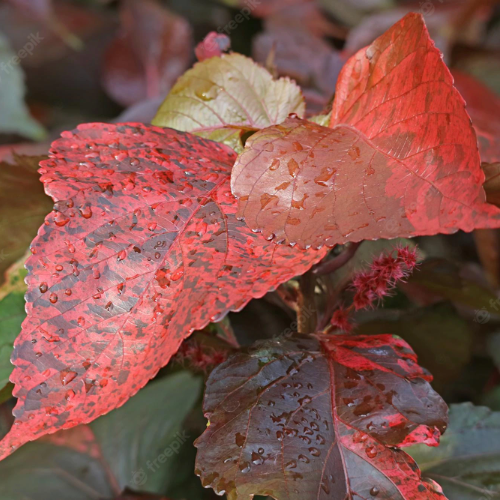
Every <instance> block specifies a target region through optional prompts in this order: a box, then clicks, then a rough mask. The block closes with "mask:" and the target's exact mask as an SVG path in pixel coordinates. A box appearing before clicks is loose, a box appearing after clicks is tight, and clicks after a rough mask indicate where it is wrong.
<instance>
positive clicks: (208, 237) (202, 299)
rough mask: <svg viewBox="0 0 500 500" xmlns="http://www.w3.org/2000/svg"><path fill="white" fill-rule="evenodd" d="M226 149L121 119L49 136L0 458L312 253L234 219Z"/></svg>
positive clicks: (114, 393) (92, 406)
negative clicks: (48, 206) (48, 201)
mask: <svg viewBox="0 0 500 500" xmlns="http://www.w3.org/2000/svg"><path fill="white" fill-rule="evenodd" d="M234 159H235V153H234V152H233V151H232V150H230V149H229V148H228V147H226V146H224V145H221V144H217V143H214V142H212V141H208V140H206V139H202V138H200V137H197V136H193V135H191V134H186V133H182V132H177V131H174V130H171V129H162V128H158V127H146V126H144V125H141V124H131V123H125V124H117V125H105V124H85V125H80V126H79V127H78V129H77V130H75V131H73V132H64V133H63V134H62V138H61V139H59V140H57V141H56V142H55V143H54V144H53V145H52V149H51V152H50V157H49V159H48V160H46V161H43V162H42V163H41V167H42V168H41V170H40V171H41V173H42V181H43V183H44V184H45V189H46V192H47V194H49V195H50V196H51V197H52V198H53V199H54V201H55V208H54V211H53V212H51V213H50V214H49V215H48V216H47V217H46V219H45V223H44V224H43V225H42V227H41V228H40V230H39V233H38V236H37V238H36V239H35V240H34V241H33V243H32V253H33V255H32V256H31V257H30V258H29V259H28V261H27V268H28V271H29V272H28V277H27V284H28V292H27V295H26V301H27V318H26V320H25V321H24V323H23V326H22V332H21V334H20V335H19V337H18V338H17V339H16V341H15V346H14V353H13V356H12V361H13V363H14V365H15V369H14V372H13V374H12V376H11V381H12V382H14V383H15V389H14V395H15V396H16V397H17V398H18V402H17V405H16V407H15V410H14V415H15V417H16V421H15V423H14V425H13V427H12V429H11V430H10V432H9V434H7V436H6V437H5V438H4V439H3V440H2V442H1V443H0V456H1V457H5V456H6V455H8V454H9V453H11V452H12V451H13V450H14V449H16V448H17V447H18V446H20V445H22V444H23V443H25V442H26V441H29V440H33V439H35V438H37V437H39V436H41V435H43V434H47V433H52V432H55V431H56V430H58V429H62V428H64V429H65V428H69V427H72V426H74V425H77V424H81V423H86V422H90V421H91V420H93V419H95V418H97V417H98V416H100V415H102V414H104V413H107V412H109V411H110V410H112V409H113V408H116V407H118V406H120V405H122V404H123V403H124V402H125V401H126V400H127V399H128V398H129V397H131V396H132V395H133V394H134V393H136V392H137V391H138V390H139V389H140V388H141V387H142V386H144V385H145V384H146V382H147V381H148V380H149V379H150V378H152V377H153V376H154V375H155V374H156V373H157V371H158V370H159V369H160V368H161V367H162V366H164V365H165V364H166V363H167V362H168V361H169V359H170V357H171V356H172V355H173V354H175V352H176V351H177V349H178V347H179V345H180V343H181V342H182V340H183V339H184V338H186V337H187V336H188V335H189V334H190V333H191V332H192V331H193V330H195V329H200V328H203V327H204V326H206V325H207V324H208V323H209V322H211V321H217V320H219V319H221V318H222V317H223V316H224V315H225V314H226V313H227V312H228V311H230V310H239V309H241V308H242V307H243V306H244V305H245V304H246V303H247V302H248V301H249V300H250V299H251V298H252V297H261V296H262V295H264V294H265V293H266V292H268V291H269V290H270V289H273V288H275V287H276V286H278V284H279V283H281V282H282V281H286V280H288V279H290V278H292V277H293V276H294V275H296V274H301V273H303V272H305V271H306V270H307V269H308V268H309V267H310V266H311V265H313V264H314V263H315V262H316V261H317V260H319V259H321V258H322V257H323V256H324V255H325V252H324V251H322V252H300V251H297V249H290V248H286V247H279V246H277V245H275V244H274V243H272V242H269V241H266V240H265V239H263V238H262V237H261V236H259V235H256V234H254V233H252V231H250V230H249V229H248V228H247V227H246V226H245V225H244V224H243V223H242V222H240V221H238V220H237V219H236V217H235V212H236V200H235V199H234V197H233V196H232V194H231V191H230V185H229V184H230V170H231V166H232V164H233V162H234Z"/></svg>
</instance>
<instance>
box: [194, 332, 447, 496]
mask: <svg viewBox="0 0 500 500" xmlns="http://www.w3.org/2000/svg"><path fill="white" fill-rule="evenodd" d="M430 378H431V377H430V376H429V374H428V373H427V372H426V371H425V370H423V369H422V368H420V367H419V366H418V364H417V360H416V356H415V354H414V353H413V351H412V350H411V349H410V347H409V346H408V344H406V342H404V341H403V340H401V339H400V338H399V337H394V336H391V335H378V336H373V337H371V336H356V337H354V336H331V337H327V336H324V337H321V338H319V337H312V336H307V335H302V336H299V335H297V336H294V337H291V338H282V339H278V340H272V341H269V342H266V343H263V344H260V345H257V347H254V348H252V350H251V351H250V352H249V353H238V354H235V355H233V356H232V357H231V358H229V359H228V360H227V361H226V362H225V363H224V364H222V365H221V366H220V367H218V368H216V369H215V370H214V371H213V372H212V374H211V375H210V378H209V380H208V382H207V388H206V392H205V402H204V410H205V416H206V417H207V418H208V419H209V425H208V427H207V430H206V431H205V432H204V434H203V435H202V436H201V437H200V438H199V439H198V440H197V441H196V443H195V445H196V446H197V448H198V455H197V473H198V475H200V476H201V480H202V482H203V484H204V486H210V487H212V488H214V490H215V491H216V492H217V493H219V494H222V493H223V492H224V491H225V492H226V494H228V497H229V498H232V499H239V498H242V499H247V498H252V496H253V495H264V496H267V495H269V496H271V497H273V498H275V499H278V500H285V499H286V500H295V499H300V500H303V499H307V500H310V499H318V500H323V499H325V500H326V499H332V498H335V499H338V500H340V499H347V498H352V499H371V498H375V497H376V498H377V499H391V500H402V499H404V500H410V499H412V500H413V499H414V500H417V499H418V500H423V499H425V500H430V499H433V500H438V499H444V497H443V496H442V495H441V494H440V493H439V492H438V491H437V490H435V489H434V487H435V486H434V485H432V484H430V483H427V482H424V481H423V480H422V478H421V476H420V472H419V470H418V468H417V466H416V464H415V462H414V461H413V460H412V459H411V458H410V457H409V456H408V455H406V454H405V453H403V452H402V451H401V450H399V449H398V448H395V447H396V446H405V445H409V444H413V443H416V442H420V443H422V442H423V443H426V444H430V445H435V444H437V442H438V439H439V435H440V433H441V432H442V431H443V429H444V428H445V427H446V422H447V408H446V404H445V403H444V401H443V400H442V399H441V398H440V396H439V395H438V394H437V393H436V392H434V390H433V389H432V388H431V386H430V384H429V383H428V382H427V381H428V380H430Z"/></svg>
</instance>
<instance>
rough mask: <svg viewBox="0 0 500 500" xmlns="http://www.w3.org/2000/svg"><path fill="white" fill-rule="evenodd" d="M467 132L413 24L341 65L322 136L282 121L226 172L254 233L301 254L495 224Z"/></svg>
mask: <svg viewBox="0 0 500 500" xmlns="http://www.w3.org/2000/svg"><path fill="white" fill-rule="evenodd" d="M483 181H484V174H483V171H482V170H481V168H480V161H479V155H478V151H477V142H476V136H475V133H474V129H473V128H472V126H471V123H470V119H469V116H468V115H467V113H466V110H465V105H464V101H463V99H462V97H461V96H460V94H459V93H458V92H457V90H456V89H455V88H454V87H453V79H452V76H451V74H450V72H449V70H448V69H447V67H446V66H445V64H444V63H443V61H442V59H441V54H440V53H439V51H438V50H437V49H436V48H435V47H434V44H433V42H432V40H431V39H430V38H429V35H428V32H427V29H426V27H425V25H424V22H423V19H422V17H421V16H420V15H418V14H409V15H408V16H406V17H405V18H404V19H402V20H401V21H400V22H398V23H397V24H396V25H394V26H393V27H392V28H391V29H390V30H389V31H387V32H386V33H385V34H384V35H382V36H381V37H379V38H378V39H377V40H375V42H373V44H372V45H370V46H369V47H368V48H366V49H363V50H361V51H359V52H358V53H357V54H356V55H354V56H353V57H352V58H351V59H349V61H348V62H347V63H346V65H345V66H344V67H343V69H342V71H341V74H340V76H339V80H338V83H337V88H336V93H335V100H334V103H333V113H332V119H331V123H330V128H326V127H321V126H319V125H316V124H313V123H311V122H308V121H305V120H301V119H298V118H289V119H287V120H286V121H285V122H283V123H282V124H280V125H275V126H272V127H269V128H268V129H264V130H262V131H260V132H257V133H256V134H255V135H253V136H252V137H250V138H249V140H248V141H247V143H246V147H245V151H244V152H243V153H242V154H241V155H240V157H239V158H238V161H237V162H236V164H235V166H234V169H233V174H232V184H231V186H232V190H233V193H234V194H235V195H236V196H237V197H238V198H239V206H240V211H239V215H240V216H241V217H244V218H245V220H246V223H247V224H248V225H249V227H251V228H252V229H253V230H261V231H262V232H263V234H264V236H265V237H267V238H275V239H276V240H277V241H283V242H286V243H292V244H293V243H297V244H298V245H299V246H301V247H309V246H313V247H317V246H320V245H322V244H325V243H326V244H327V245H329V246H333V245H335V244H339V243H345V242H347V241H360V240H363V239H378V238H395V237H410V236H417V235H432V234H436V233H453V232H455V231H457V230H458V229H462V230H465V231H471V230H473V229H475V228H485V227H498V226H500V210H499V209H498V208H497V207H495V206H493V205H489V204H487V203H486V202H485V193H484V190H483V188H482V183H483Z"/></svg>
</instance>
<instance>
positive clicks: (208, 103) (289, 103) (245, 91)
mask: <svg viewBox="0 0 500 500" xmlns="http://www.w3.org/2000/svg"><path fill="white" fill-rule="evenodd" d="M304 112H305V103H304V99H303V97H302V93H301V91H300V88H299V87H298V85H296V84H295V83H294V82H293V81H291V80H290V79H289V78H280V79H279V80H274V79H273V77H272V75H271V73H269V71H267V70H266V69H264V68H263V67H262V66H260V65H258V64H257V63H255V62H253V61H252V60H251V59H249V58H248V57H245V56H243V55H241V54H236V53H234V54H223V55H222V56H221V57H212V58H210V59H207V60H205V61H203V62H199V63H197V64H195V65H194V67H193V68H192V69H190V70H189V71H187V72H186V73H185V74H184V75H182V76H181V77H180V78H179V80H178V81H177V83H176V84H175V85H174V87H173V88H172V90H171V91H170V93H169V95H168V96H167V98H166V99H165V101H164V102H163V104H162V105H161V106H160V109H159V110H158V113H157V114H156V116H155V118H154V120H153V122H152V123H153V124H154V125H159V126H161V127H172V128H175V129H176V130H182V131H186V132H192V133H195V134H197V135H200V136H202V137H206V138H209V139H213V140H216V141H219V142H224V143H226V144H228V145H229V146H231V147H233V149H234V148H236V149H240V148H241V136H242V134H244V133H245V132H246V131H255V130H258V129H261V128H264V127H269V126H270V125H273V124H275V123H280V122H282V121H283V120H284V119H285V118H286V117H287V116H288V115H289V114H290V113H296V114H297V115H299V116H303V115H304ZM221 134H223V136H221ZM234 134H236V135H237V138H238V139H239V141H240V142H238V140H236V139H235V138H234ZM226 136H228V137H226Z"/></svg>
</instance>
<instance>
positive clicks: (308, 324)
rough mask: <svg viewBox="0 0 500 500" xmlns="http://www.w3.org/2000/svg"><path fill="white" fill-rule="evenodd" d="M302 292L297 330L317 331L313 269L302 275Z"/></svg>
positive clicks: (298, 304)
mask: <svg viewBox="0 0 500 500" xmlns="http://www.w3.org/2000/svg"><path fill="white" fill-rule="evenodd" d="M299 284H300V293H299V297H298V302H297V306H298V307H297V331H298V332H299V333H313V332H315V331H316V323H317V310H316V299H315V297H314V289H315V288H316V277H315V276H314V274H313V272H312V271H307V273H305V274H303V275H302V276H301V277H300V282H299Z"/></svg>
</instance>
